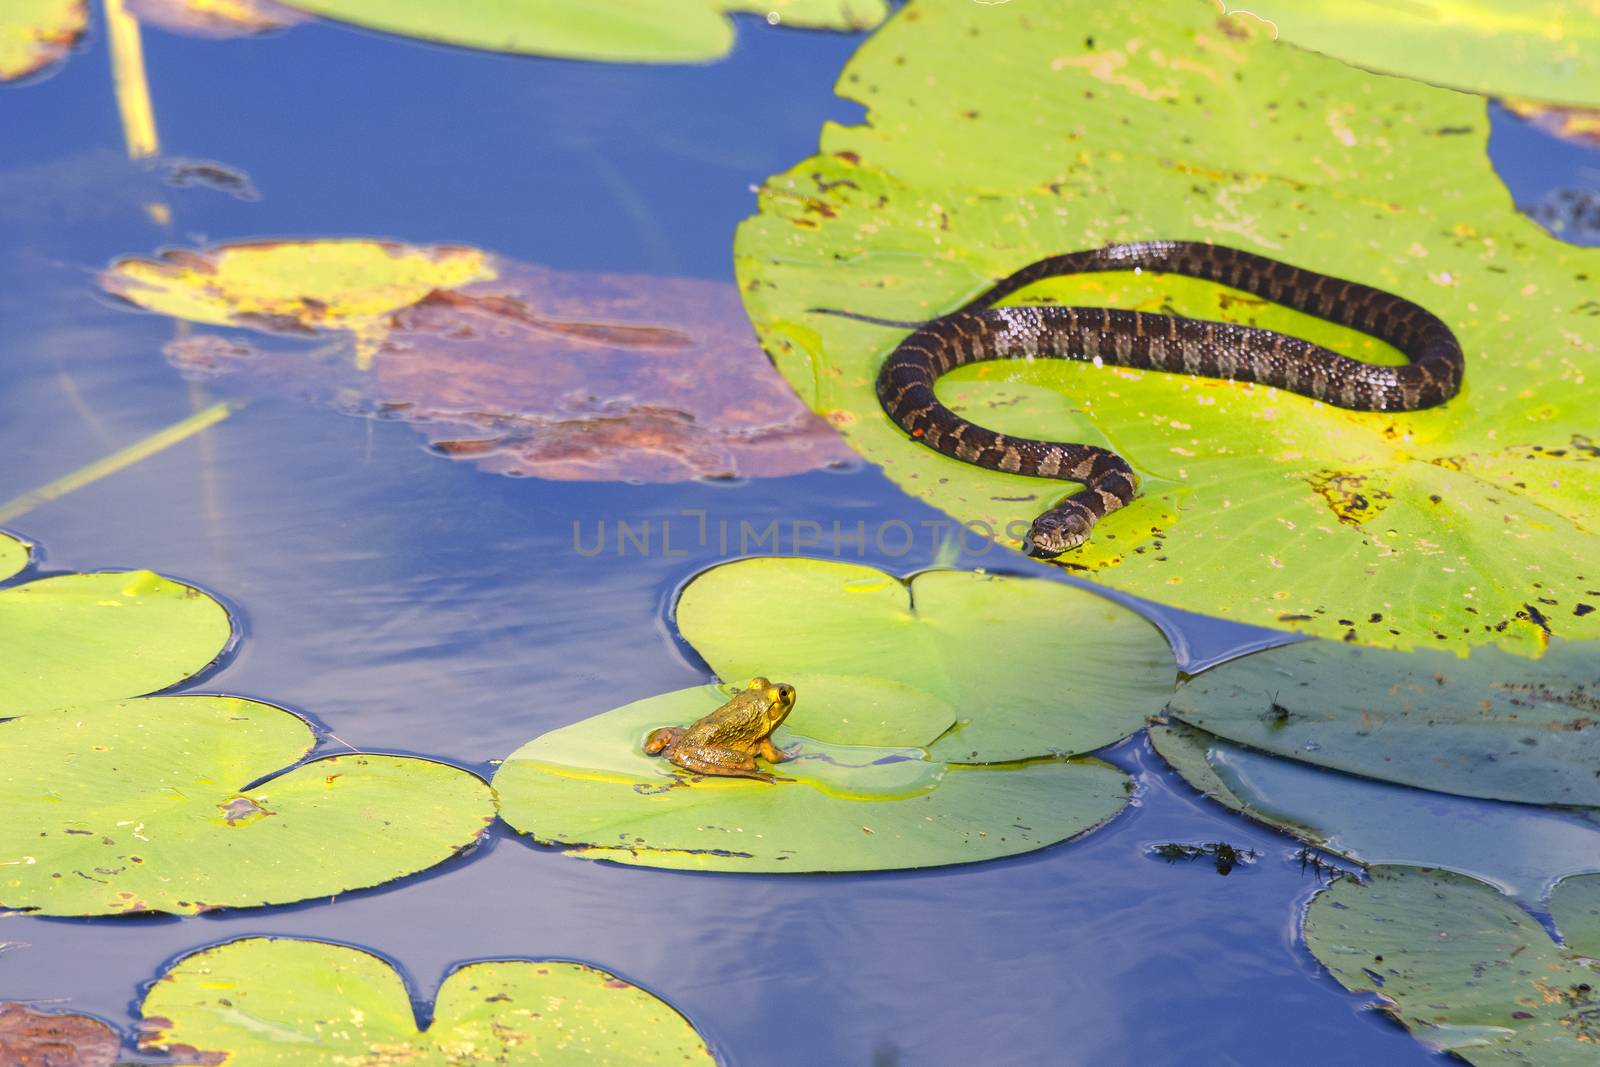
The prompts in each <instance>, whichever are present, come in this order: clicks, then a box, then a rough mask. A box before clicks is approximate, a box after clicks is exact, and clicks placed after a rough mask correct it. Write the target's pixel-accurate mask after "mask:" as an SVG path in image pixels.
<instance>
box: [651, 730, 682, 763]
mask: <svg viewBox="0 0 1600 1067" xmlns="http://www.w3.org/2000/svg"><path fill="white" fill-rule="evenodd" d="M682 736H683V727H681V726H663V727H662V728H661V729H659V730H652V731H650V736H649V737H647V738H645V739H644V750H645V752H647V753H648V754H650V755H652V756H655V755H659V754H660V753H661V752H662V751H663V750H665V749H669V748H671V747H672V746H673V745H676V744H677V743H678V738H680V737H682Z"/></svg>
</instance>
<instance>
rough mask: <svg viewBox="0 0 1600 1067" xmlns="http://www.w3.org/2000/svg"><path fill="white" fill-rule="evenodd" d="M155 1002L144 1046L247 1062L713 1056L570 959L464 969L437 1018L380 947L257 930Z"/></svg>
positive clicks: (618, 1061) (629, 988)
mask: <svg viewBox="0 0 1600 1067" xmlns="http://www.w3.org/2000/svg"><path fill="white" fill-rule="evenodd" d="M142 1011H143V1014H144V1018H145V1022H144V1028H145V1029H144V1033H143V1034H142V1036H141V1038H140V1047H141V1048H143V1049H145V1050H147V1051H155V1052H171V1053H175V1054H179V1055H180V1056H182V1057H183V1058H184V1059H185V1060H186V1061H189V1062H207V1063H211V1062H218V1063H221V1062H227V1063H234V1064H239V1065H241V1067H243V1065H245V1064H250V1065H255V1064H285V1065H288V1064H294V1065H296V1067H321V1065H326V1067H334V1065H343V1067H349V1065H353V1064H373V1065H375V1064H380V1063H384V1064H399V1063H407V1064H429V1065H438V1067H445V1065H447V1064H448V1065H453V1064H468V1063H495V1064H504V1065H516V1064H543V1065H557V1064H569V1065H572V1067H580V1065H585V1067H586V1065H591V1064H592V1065H596V1067H600V1065H614V1067H625V1065H626V1067H633V1065H638V1067H648V1065H651V1064H685V1063H705V1064H710V1063H711V1062H712V1056H711V1051H710V1049H708V1048H707V1047H706V1044H705V1042H704V1041H703V1040H702V1039H701V1037H700V1035H699V1034H697V1033H696V1032H695V1029H694V1027H693V1026H691V1025H690V1024H689V1021H688V1020H687V1019H685V1018H684V1017H683V1016H682V1015H680V1014H679V1013H678V1012H677V1011H675V1010H674V1009H673V1008H672V1006H671V1005H669V1004H667V1003H666V1002H665V1001H663V1000H661V999H660V998H658V997H655V996H653V995H651V994H650V993H647V992H645V991H644V990H643V989H640V988H639V987H637V986H635V985H632V984H631V983H629V982H625V981H623V980H622V979H620V978H618V977H616V976H615V975H612V974H608V973H607V972H605V971H602V970H600V969H599V968H598V967H590V966H588V965H586V964H582V963H569V962H566V961H564V960H543V961H529V960H492V961H487V962H482V963H469V964H466V965H465V966H462V967H458V968H456V969H455V970H453V971H451V972H450V974H449V976H448V977H446V978H445V980H444V983H443V984H442V985H441V986H440V987H439V992H438V995H437V997H436V998H435V1000H434V1004H433V1011H432V1013H431V1017H432V1021H431V1022H430V1023H429V1024H428V1025H427V1027H426V1028H424V1027H423V1026H421V1025H420V1024H419V1023H418V1021H417V1017H416V1010H415V1008H414V1006H413V1004H412V1001H411V996H410V994H409V992H408V991H407V989H406V984H405V981H404V980H403V979H402V978H401V977H400V975H399V974H397V973H396V972H395V970H394V968H393V967H391V966H389V964H388V963H386V962H384V961H383V960H381V959H379V958H378V957H377V956H374V955H372V954H371V953H368V952H362V951H361V950H360V949H354V948H348V947H346V946H344V945H330V944H326V943H324V942H320V941H303V940H296V939H288V938H284V939H278V938H266V937H249V938H243V939H240V940H238V941H229V942H227V943H225V944H222V945H218V946H216V947H215V948H209V949H205V950H204V951H201V952H196V953H194V954H193V955H190V956H185V957H184V958H183V959H181V960H179V961H178V962H177V963H176V964H174V965H173V967H172V968H171V969H170V970H168V971H167V973H166V974H164V975H162V976H161V978H160V979H159V980H157V981H156V982H155V984H154V985H152V986H151V988H150V992H149V994H148V995H146V997H145V999H144V1004H143V1006H142ZM196 1056H198V1057H205V1058H204V1059H191V1057H196Z"/></svg>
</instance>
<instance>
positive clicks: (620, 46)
mask: <svg viewBox="0 0 1600 1067" xmlns="http://www.w3.org/2000/svg"><path fill="white" fill-rule="evenodd" d="M284 2H285V3H287V4H289V5H290V6H291V7H297V8H300V9H301V10H304V11H309V12H311V13H313V14H317V15H326V16H327V17H329V18H335V19H341V20H343V21H346V22H353V23H355V24H356V25H359V26H367V27H369V28H371V29H375V30H384V31H386V32H388V33H398V34H404V35H406V36H408V37H420V38H423V39H424V40H429V41H442V42H444V43H446V44H455V45H463V46H465V47H467V48H484V49H489V50H492V51H496V52H518V53H523V54H527V55H540V56H563V57H566V58H568V59H591V60H605V61H610V62H616V63H698V62H706V61H709V60H713V59H718V58H720V57H722V56H724V55H726V54H727V53H728V51H729V50H730V49H732V48H733V41H734V32H733V24H732V22H731V20H730V19H729V17H728V16H729V15H731V14H734V13H736V12H737V13H754V14H759V15H764V16H766V18H767V20H768V21H769V22H772V23H775V24H782V25H787V26H799V27H804V28H807V29H828V30H865V29H870V28H871V27H873V26H876V25H877V24H878V23H879V22H881V21H882V20H883V17H884V16H885V15H886V14H887V13H888V10H889V9H888V5H887V3H886V2H885V0H473V2H472V3H466V4H439V3H437V2H435V0H284Z"/></svg>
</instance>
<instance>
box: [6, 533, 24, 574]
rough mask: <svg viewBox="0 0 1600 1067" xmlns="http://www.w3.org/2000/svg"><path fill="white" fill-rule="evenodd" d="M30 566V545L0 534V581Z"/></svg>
mask: <svg viewBox="0 0 1600 1067" xmlns="http://www.w3.org/2000/svg"><path fill="white" fill-rule="evenodd" d="M27 565H28V543H27V542H26V541H19V540H17V539H16V538H15V537H11V536H9V535H8V534H3V533H0V581H4V580H5V579H7V578H9V577H11V576H12V575H14V574H16V573H17V572H18V571H20V570H22V568H24V567H26V566H27Z"/></svg>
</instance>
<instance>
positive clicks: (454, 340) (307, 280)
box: [101, 165, 852, 482]
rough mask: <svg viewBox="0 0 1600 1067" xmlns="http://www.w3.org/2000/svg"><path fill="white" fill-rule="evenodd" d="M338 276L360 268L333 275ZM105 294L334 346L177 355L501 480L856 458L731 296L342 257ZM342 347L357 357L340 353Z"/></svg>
mask: <svg viewBox="0 0 1600 1067" xmlns="http://www.w3.org/2000/svg"><path fill="white" fill-rule="evenodd" d="M205 169H206V170H208V171H209V170H213V169H215V168H214V167H212V166H210V165H207V166H206V168H205ZM170 258H171V256H170V255H169V259H170ZM297 259H298V260H304V261H305V262H306V263H307V266H306V267H305V268H304V269H303V270H299V269H297V268H295V267H294V266H293V264H294V263H295V262H296V261H297ZM324 259H331V261H333V262H336V263H340V264H345V266H342V267H340V269H339V270H338V271H329V270H324V269H321V268H319V267H318V266H317V264H318V263H320V262H321V261H322V260H324ZM397 261H398V262H402V263H404V264H407V265H408V266H406V267H405V268H404V270H403V271H402V272H401V278H402V281H403V282H404V284H399V283H396V284H393V285H389V286H374V285H373V283H372V282H371V280H370V279H369V278H367V277H366V276H365V275H364V274H363V273H361V272H362V271H363V270H365V269H366V268H365V266H363V265H364V264H369V263H377V264H379V265H382V266H384V267H385V269H386V270H388V271H389V272H390V273H394V270H395V268H393V267H391V266H389V265H390V264H393V263H395V262H397ZM197 264H198V265H197ZM412 266H415V267H416V274H415V277H413V276H412V273H411V268H412ZM439 266H443V267H448V268H449V269H448V270H446V271H443V272H437V271H435V269H434V268H435V267H439ZM468 267H470V268H471V270H470V271H468V270H467V268H468ZM218 278H225V279H226V280H225V281H218V280H216V279H218ZM101 282H102V285H103V286H104V287H105V288H106V289H107V290H108V291H110V292H112V293H115V294H117V295H120V296H123V297H124V298H126V299H129V300H132V301H133V302H135V303H137V304H139V305H140V306H141V307H145V308H148V309H150V310H153V311H160V312H164V313H166V314H171V315H178V316H181V317H184V318H188V319H190V320H191V321H198V322H213V323H217V322H226V323H229V324H232V325H242V326H251V327H253V328H256V329H258V330H263V331H266V332H268V333H274V334H278V335H283V334H289V335H305V334H308V333H312V334H316V335H318V341H317V342H316V348H315V350H314V351H313V350H312V344H311V342H309V341H308V342H307V343H305V344H303V345H297V346H295V347H293V348H279V349H263V348H259V347H257V346H255V345H252V344H248V343H246V342H244V341H243V340H241V339H235V338H226V337H219V336H216V335H208V334H191V335H188V336H184V337H181V338H179V339H177V340H175V341H173V342H172V343H171V344H170V345H169V346H168V348H167V355H168V358H169V360H171V362H172V363H173V364H174V365H175V366H177V367H178V368H179V370H180V371H182V372H183V373H184V374H185V375H187V376H190V377H198V378H207V379H212V378H220V377H224V376H226V377H228V378H229V379H231V380H232V381H233V382H235V383H237V384H239V385H243V386H247V387H251V388H254V389H256V390H258V391H270V392H273V393H277V394H287V395H292V396H295V397H310V398H312V399H315V400H318V401H320V402H322V403H324V404H327V405H329V406H331V407H335V408H337V409H338V410H340V411H343V412H348V413H356V414H364V415H369V416H372V417H376V418H383V419H400V420H403V421H406V422H409V423H411V424H413V425H415V426H416V427H417V428H418V429H419V430H420V431H421V432H422V433H423V434H425V435H426V437H427V439H428V441H429V443H430V444H431V446H432V448H433V450H434V451H435V452H436V453H438V454H440V455H443V456H446V457H448V458H451V459H457V460H461V461H465V462H471V463H473V464H475V465H477V466H479V467H482V468H483V469H485V470H489V471H492V472H495V473H498V474H510V475H527V476H533V477H539V478H550V479H556V480H578V481H595V480H621V481H636V482H637V481H646V482H677V481H686V480H689V479H694V478H735V477H783V476H787V475H791V474H799V473H802V472H804V471H808V470H814V469H817V468H819V467H826V466H832V465H838V464H841V463H844V462H846V461H848V460H849V459H851V458H852V457H851V453H850V451H849V449H847V448H846V447H845V446H844V445H843V444H842V443H841V442H840V440H839V436H838V434H837V433H836V432H835V431H834V430H833V428H832V427H831V426H829V425H828V424H827V423H826V422H825V421H824V420H822V419H821V418H819V417H818V416H817V415H815V414H814V413H812V412H811V411H810V410H808V409H807V408H806V406H805V405H804V404H802V403H800V402H799V400H798V399H797V398H796V397H795V395H794V392H793V391H792V390H791V389H790V388H789V386H788V384H787V383H785V382H784V380H783V379H782V377H781V376H779V374H778V373H777V372H776V371H775V370H774V369H773V367H772V364H771V362H770V361H769V360H768V359H767V358H766V356H765V355H764V354H763V353H762V351H761V349H760V347H759V346H758V345H757V344H756V343H755V339H754V338H753V337H752V335H751V332H750V323H749V320H748V319H747V318H746V317H745V314H744V309H743V307H742V306H741V305H740V302H739V294H738V292H737V290H735V288H734V287H733V286H732V285H729V284H727V283H724V282H710V281H702V280H698V279H689V278H660V277H651V276H646V275H625V274H620V275H619V274H591V273H582V272H563V271H555V270H549V269H546V268H543V267H539V266H535V265H532V264H526V263H518V262H515V261H512V260H506V259H502V258H500V257H495V256H490V255H489V254H487V253H481V252H470V253H469V251H468V250H462V249H455V250H440V249H424V248H408V247H407V246H400V245H379V244H376V243H374V242H340V241H283V242H275V243H273V244H270V245H268V244H251V245H224V246H221V247H219V248H213V249H210V250H207V251H205V252H201V253H194V254H192V255H185V256H180V257H178V259H177V261H176V262H175V263H167V264H152V263H151V262H150V261H148V260H137V259H136V260H125V261H123V262H122V263H120V264H118V265H117V266H115V267H113V268H112V269H111V270H110V271H108V272H106V274H105V275H103V276H102V279H101ZM330 331H332V333H333V339H334V340H335V341H336V342H337V341H339V340H340V339H348V342H349V347H350V349H351V351H350V352H349V353H340V352H338V351H337V350H336V349H332V347H331V346H330V345H329V344H328V343H327V341H326V340H325V339H323V336H324V335H326V334H327V333H328V332H330ZM352 354H353V356H354V358H353V359H351V358H349V357H350V355H352Z"/></svg>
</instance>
